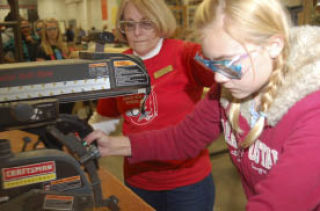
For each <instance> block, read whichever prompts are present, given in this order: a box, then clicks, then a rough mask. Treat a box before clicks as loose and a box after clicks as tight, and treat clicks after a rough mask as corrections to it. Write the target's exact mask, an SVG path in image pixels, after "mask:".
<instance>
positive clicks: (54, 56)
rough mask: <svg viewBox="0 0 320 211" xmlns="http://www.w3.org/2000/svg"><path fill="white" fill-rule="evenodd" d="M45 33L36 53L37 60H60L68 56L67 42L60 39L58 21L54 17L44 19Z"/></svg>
mask: <svg viewBox="0 0 320 211" xmlns="http://www.w3.org/2000/svg"><path fill="white" fill-rule="evenodd" d="M44 26H45V33H44V34H43V36H42V38H41V45H40V48H39V50H38V53H37V61H43V60H61V59H67V58H69V57H70V52H69V50H68V47H67V44H66V43H65V42H64V41H63V39H62V34H61V31H60V29H59V24H58V21H57V20H56V19H54V18H51V19H48V20H46V21H45V24H44Z"/></svg>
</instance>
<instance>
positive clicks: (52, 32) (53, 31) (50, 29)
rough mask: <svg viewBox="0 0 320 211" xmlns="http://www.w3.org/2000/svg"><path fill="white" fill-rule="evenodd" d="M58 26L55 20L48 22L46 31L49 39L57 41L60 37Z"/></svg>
mask: <svg viewBox="0 0 320 211" xmlns="http://www.w3.org/2000/svg"><path fill="white" fill-rule="evenodd" d="M58 32H59V31H58V26H57V24H56V23H54V22H48V23H46V33H47V36H48V39H49V40H54V41H56V40H57V39H58Z"/></svg>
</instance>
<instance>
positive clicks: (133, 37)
mask: <svg viewBox="0 0 320 211" xmlns="http://www.w3.org/2000/svg"><path fill="white" fill-rule="evenodd" d="M123 17H124V18H123V21H134V22H135V23H133V22H131V26H130V27H126V29H125V34H126V37H127V40H128V44H129V46H130V47H131V48H132V49H133V50H134V51H135V52H136V53H137V54H138V55H139V56H144V55H146V54H147V53H149V52H150V51H152V50H153V49H154V48H155V47H156V45H157V44H158V42H159V40H160V36H159V33H158V32H157V30H156V29H155V28H154V27H151V28H150V27H148V28H146V27H144V25H143V24H141V23H139V24H137V22H141V21H150V20H148V19H147V18H146V17H144V16H143V15H142V14H141V13H140V12H139V11H138V9H137V8H136V7H135V6H134V5H133V4H132V3H130V2H129V3H128V4H127V5H126V7H125V9H124V15H123Z"/></svg>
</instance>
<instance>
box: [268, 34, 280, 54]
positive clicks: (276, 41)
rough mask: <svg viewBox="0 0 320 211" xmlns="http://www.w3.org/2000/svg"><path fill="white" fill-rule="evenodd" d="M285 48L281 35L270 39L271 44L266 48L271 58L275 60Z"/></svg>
mask: <svg viewBox="0 0 320 211" xmlns="http://www.w3.org/2000/svg"><path fill="white" fill-rule="evenodd" d="M283 46H284V40H283V37H282V36H280V35H274V36H272V37H271V38H269V42H268V44H267V46H266V49H267V52H268V54H269V56H270V57H271V58H272V59H274V58H276V57H277V56H279V54H280V53H281V52H282V50H283Z"/></svg>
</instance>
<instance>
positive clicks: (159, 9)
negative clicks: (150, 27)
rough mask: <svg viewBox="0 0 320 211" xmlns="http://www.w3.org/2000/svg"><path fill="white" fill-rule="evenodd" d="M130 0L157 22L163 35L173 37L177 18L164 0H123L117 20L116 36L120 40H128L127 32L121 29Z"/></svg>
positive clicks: (142, 12)
mask: <svg viewBox="0 0 320 211" xmlns="http://www.w3.org/2000/svg"><path fill="white" fill-rule="evenodd" d="M129 2H130V3H132V4H133V5H134V6H135V7H136V8H137V9H138V10H139V11H140V12H141V14H143V15H145V16H146V17H147V18H149V19H150V20H152V21H153V22H154V23H155V28H156V30H157V31H158V32H159V34H160V36H161V37H164V38H167V37H171V36H172V35H173V34H174V32H175V31H176V28H177V23H176V19H175V17H174V15H173V14H172V12H171V10H170V9H169V7H168V6H167V5H166V3H165V2H164V1H163V0H122V2H121V4H120V6H119V10H118V14H117V21H116V25H117V28H116V36H117V38H118V39H119V40H120V41H125V42H126V41H127V39H126V36H125V34H123V33H122V32H121V31H120V21H122V20H123V16H124V10H125V7H126V6H127V4H128V3H129Z"/></svg>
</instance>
